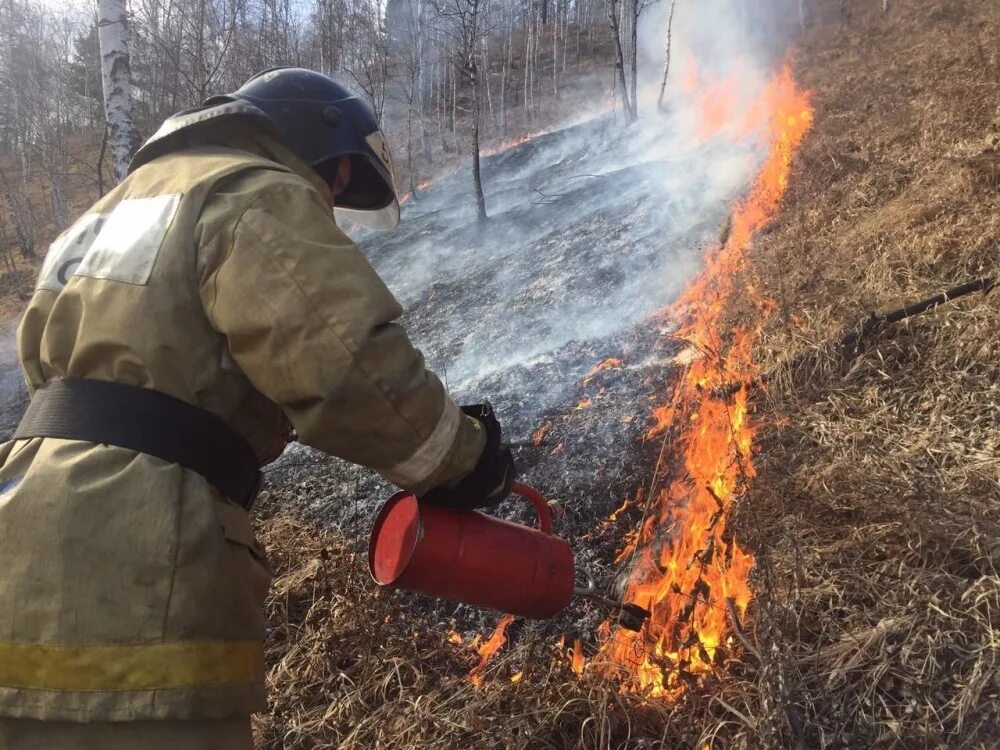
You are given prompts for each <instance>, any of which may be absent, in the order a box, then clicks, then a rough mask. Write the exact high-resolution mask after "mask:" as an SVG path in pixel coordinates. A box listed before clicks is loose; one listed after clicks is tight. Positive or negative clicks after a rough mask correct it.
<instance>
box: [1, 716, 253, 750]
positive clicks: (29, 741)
mask: <svg viewBox="0 0 1000 750" xmlns="http://www.w3.org/2000/svg"><path fill="white" fill-rule="evenodd" d="M0 748H3V750H253V740H252V738H251V734H250V718H249V717H242V718H236V719H228V720H221V721H220V720H216V721H213V720H204V721H179V720H168V721H94V722H72V721H37V720H35V719H5V718H2V717H0Z"/></svg>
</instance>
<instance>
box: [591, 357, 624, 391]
mask: <svg viewBox="0 0 1000 750" xmlns="http://www.w3.org/2000/svg"><path fill="white" fill-rule="evenodd" d="M621 366H622V361H621V360H620V359H617V358H616V357H608V358H607V359H606V360H604V361H603V362H600V363H599V364H596V365H594V368H593V369H592V370H591V371H590V372H588V373H587V375H586V377H585V378H584V379H583V384H584V385H586V384H587V383H589V382H590V381H591V380H593V379H594V378H595V377H596V376H597V374H598V373H599V372H604V371H605V370H617V369H620V368H621Z"/></svg>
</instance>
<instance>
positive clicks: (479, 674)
mask: <svg viewBox="0 0 1000 750" xmlns="http://www.w3.org/2000/svg"><path fill="white" fill-rule="evenodd" d="M512 622H514V615H504V616H503V617H501V618H500V622H498V623H497V626H496V628H495V629H494V630H493V635H491V636H490V637H489V639H488V640H487V641H486V643H484V644H483V645H481V646H480V647H479V648H478V649H476V652H477V653H478V654H479V663H478V664H476V666H474V667H473V668H472V671H471V672H469V682H471V683H472V684H473V685H475V686H476V687H479V686H480V685H482V684H483V672H485V671H486V667H487V665H488V664H489V663H490V659H492V658H493V656H494V655H495V654H496V653H497V651H499V650H500V649H501V648H503V647H504V644H506V643H507V626H508V625H510V624H511V623H512Z"/></svg>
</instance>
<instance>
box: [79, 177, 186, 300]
mask: <svg viewBox="0 0 1000 750" xmlns="http://www.w3.org/2000/svg"><path fill="white" fill-rule="evenodd" d="M180 200H181V197H180V196H179V195H157V196H155V197H153V198H128V199H126V200H123V201H122V202H121V203H119V204H118V205H117V206H115V207H114V209H113V210H112V211H111V213H110V214H109V215H108V217H107V221H105V222H104V226H103V227H102V228H101V231H100V233H99V234H98V235H97V239H96V240H94V243H93V245H91V247H90V250H89V251H88V252H87V254H86V255H85V256H84V258H83V262H82V263H80V265H79V267H78V268H77V270H76V273H75V274H74V276H87V277H89V278H92V279H109V280H111V281H124V282H127V283H129V284H145V283H146V282H148V281H149V275H150V274H151V273H152V271H153V264H154V263H155V262H156V256H157V255H158V254H159V252H160V245H161V244H162V243H163V238H164V237H166V235H167V230H168V229H169V228H170V223H171V222H172V221H173V220H174V215H175V214H176V213H177V206H178V204H179V203H180Z"/></svg>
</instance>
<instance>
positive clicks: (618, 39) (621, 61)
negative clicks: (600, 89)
mask: <svg viewBox="0 0 1000 750" xmlns="http://www.w3.org/2000/svg"><path fill="white" fill-rule="evenodd" d="M618 3H619V0H610V3H609V8H608V21H609V22H610V23H611V36H612V38H613V40H614V43H615V53H616V55H617V58H618V64H617V65H616V67H617V68H618V71H617V72H618V82H619V83H620V84H621V87H622V105H623V106H624V108H625V111H626V112H627V113H628V118H629V121H630V122H631V121H633V120H635V112H633V111H632V99H631V98H630V97H629V95H628V84H627V83H626V82H625V53H624V52H623V51H622V33H621V27H620V26H619V24H618V10H619V5H618Z"/></svg>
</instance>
